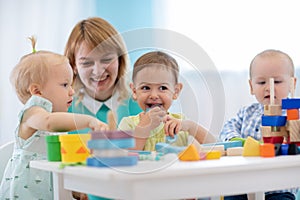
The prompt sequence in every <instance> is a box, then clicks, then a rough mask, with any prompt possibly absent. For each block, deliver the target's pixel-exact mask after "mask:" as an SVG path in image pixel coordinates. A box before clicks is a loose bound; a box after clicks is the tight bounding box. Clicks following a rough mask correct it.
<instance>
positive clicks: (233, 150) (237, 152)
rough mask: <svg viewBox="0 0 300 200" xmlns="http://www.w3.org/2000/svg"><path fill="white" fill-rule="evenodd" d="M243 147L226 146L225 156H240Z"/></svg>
mask: <svg viewBox="0 0 300 200" xmlns="http://www.w3.org/2000/svg"><path fill="white" fill-rule="evenodd" d="M243 149H244V148H243V147H233V148H228V149H227V151H226V155H227V156H241V155H243Z"/></svg>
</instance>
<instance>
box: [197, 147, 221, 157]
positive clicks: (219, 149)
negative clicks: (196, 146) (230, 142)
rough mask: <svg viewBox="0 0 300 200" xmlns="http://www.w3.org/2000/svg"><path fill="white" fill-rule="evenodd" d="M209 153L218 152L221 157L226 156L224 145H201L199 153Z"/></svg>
mask: <svg viewBox="0 0 300 200" xmlns="http://www.w3.org/2000/svg"><path fill="white" fill-rule="evenodd" d="M209 151H220V152H221V155H222V156H225V155H226V151H225V149H224V145H215V146H203V145H201V148H200V152H206V153H207V152H209Z"/></svg>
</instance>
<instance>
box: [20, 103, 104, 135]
mask: <svg viewBox="0 0 300 200" xmlns="http://www.w3.org/2000/svg"><path fill="white" fill-rule="evenodd" d="M83 128H91V129H92V130H108V126H107V124H105V123H103V122H101V121H99V120H98V119H96V118H94V117H92V116H89V115H84V114H75V113H67V112H53V113H50V112H47V111H46V110H44V109H43V108H41V107H31V108H29V109H28V110H26V111H25V112H24V115H23V118H22V122H21V124H20V129H19V136H20V137H21V138H23V139H27V138H29V137H31V136H32V134H33V133H34V132H35V131H37V130H44V131H50V132H64V131H72V130H76V129H83Z"/></svg>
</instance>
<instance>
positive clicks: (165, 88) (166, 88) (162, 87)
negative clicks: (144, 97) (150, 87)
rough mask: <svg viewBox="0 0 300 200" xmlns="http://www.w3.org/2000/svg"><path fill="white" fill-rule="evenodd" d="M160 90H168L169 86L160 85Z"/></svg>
mask: <svg viewBox="0 0 300 200" xmlns="http://www.w3.org/2000/svg"><path fill="white" fill-rule="evenodd" d="M159 90H168V87H166V86H160V87H159Z"/></svg>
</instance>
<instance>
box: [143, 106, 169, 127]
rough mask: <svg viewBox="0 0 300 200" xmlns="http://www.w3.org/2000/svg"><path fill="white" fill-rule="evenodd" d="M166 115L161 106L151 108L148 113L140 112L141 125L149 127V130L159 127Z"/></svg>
mask: <svg viewBox="0 0 300 200" xmlns="http://www.w3.org/2000/svg"><path fill="white" fill-rule="evenodd" d="M165 116H166V111H164V110H163V109H161V108H159V107H155V108H152V109H150V110H149V111H148V112H146V113H141V114H140V123H139V126H141V127H145V128H146V127H147V128H149V130H153V129H154V128H156V127H158V126H159V125H160V123H161V122H163V119H164V117H165Z"/></svg>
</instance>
